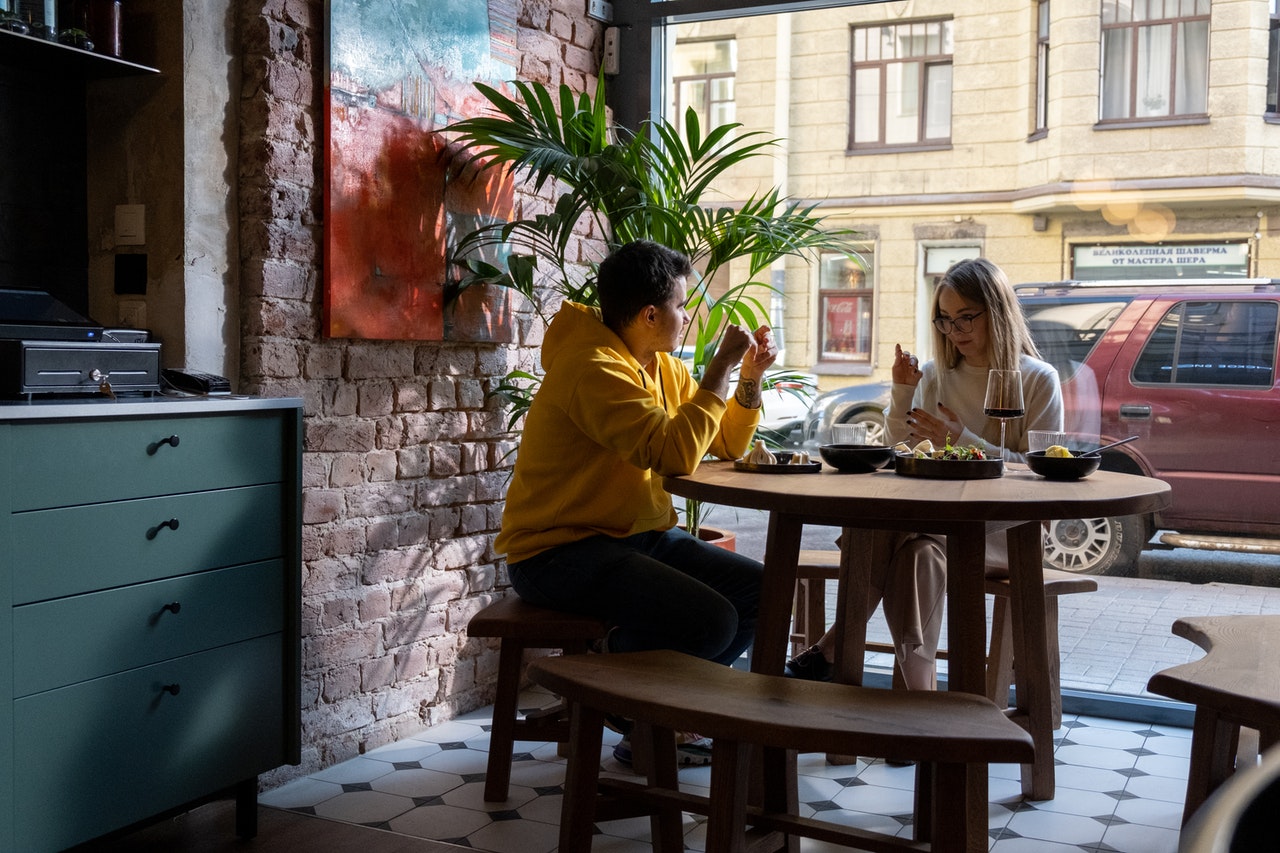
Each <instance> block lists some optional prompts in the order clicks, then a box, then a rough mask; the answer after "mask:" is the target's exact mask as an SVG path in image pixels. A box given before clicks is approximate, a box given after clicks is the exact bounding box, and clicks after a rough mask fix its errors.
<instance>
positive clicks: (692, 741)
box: [613, 732, 711, 767]
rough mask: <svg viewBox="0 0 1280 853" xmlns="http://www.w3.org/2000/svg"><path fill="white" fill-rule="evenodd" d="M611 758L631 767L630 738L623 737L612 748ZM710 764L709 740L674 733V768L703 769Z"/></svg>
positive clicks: (687, 734) (693, 735) (692, 734)
mask: <svg viewBox="0 0 1280 853" xmlns="http://www.w3.org/2000/svg"><path fill="white" fill-rule="evenodd" d="M613 757H614V758H615V759H617V761H618V762H619V763H620V764H625V765H627V766H628V767H630V766H631V758H632V756H631V736H630V735H625V736H624V737H623V738H622V740H620V741H618V743H617V744H616V745H615V746H614V747H613ZM710 763H711V739H710V738H705V737H703V736H702V735H698V734H694V733H692V732H676V766H677V767H703V766H705V765H707V764H710Z"/></svg>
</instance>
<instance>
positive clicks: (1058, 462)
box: [1027, 450, 1102, 480]
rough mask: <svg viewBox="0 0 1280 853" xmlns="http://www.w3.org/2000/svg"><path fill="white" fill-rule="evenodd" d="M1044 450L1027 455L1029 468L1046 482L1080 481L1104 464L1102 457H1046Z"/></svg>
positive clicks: (1094, 454) (1094, 455) (1086, 455)
mask: <svg viewBox="0 0 1280 853" xmlns="http://www.w3.org/2000/svg"><path fill="white" fill-rule="evenodd" d="M1044 453H1045V452H1044V451H1043V450H1033V451H1031V452H1030V453H1028V454H1027V467H1028V468H1030V469H1031V470H1032V471H1034V472H1035V473H1037V474H1039V475H1040V476H1041V477H1044V478H1045V479H1046V480H1080V479H1083V478H1084V477H1088V476H1089V475H1090V474H1092V473H1093V472H1094V471H1097V470H1098V466H1099V465H1101V464H1102V455H1101V454H1099V453H1086V454H1084V455H1083V456H1045V455H1044Z"/></svg>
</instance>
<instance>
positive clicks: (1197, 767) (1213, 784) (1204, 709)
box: [1182, 705, 1240, 826]
mask: <svg viewBox="0 0 1280 853" xmlns="http://www.w3.org/2000/svg"><path fill="white" fill-rule="evenodd" d="M1239 738H1240V725H1239V724H1238V723H1235V722H1233V721H1231V720H1226V719H1223V717H1222V715H1221V714H1219V713H1218V711H1217V709H1216V708H1210V707H1209V706H1207V705H1199V706H1197V707H1196V716H1195V721H1194V722H1193V723H1192V728H1191V763H1190V766H1189V768H1188V770H1187V797H1186V800H1185V802H1184V803H1183V806H1182V825H1183V826H1186V825H1187V821H1189V820H1191V816H1192V815H1193V814H1195V813H1196V809H1198V808H1200V806H1202V805H1204V801H1205V800H1207V799H1209V795H1210V794H1212V793H1213V792H1214V791H1216V790H1217V789H1218V786H1219V785H1221V784H1222V783H1223V782H1225V781H1227V778H1228V777H1230V776H1231V774H1232V773H1234V772H1235V765H1236V746H1237V744H1238V743H1239Z"/></svg>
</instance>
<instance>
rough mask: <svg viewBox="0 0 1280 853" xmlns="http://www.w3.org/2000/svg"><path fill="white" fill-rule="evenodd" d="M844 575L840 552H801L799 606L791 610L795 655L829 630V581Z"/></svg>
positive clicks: (797, 600)
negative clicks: (841, 567)
mask: <svg viewBox="0 0 1280 853" xmlns="http://www.w3.org/2000/svg"><path fill="white" fill-rule="evenodd" d="M839 577H840V552H839V551H809V550H804V551H801V552H800V562H799V563H798V564H796V592H795V605H794V608H793V610H792V611H791V614H792V615H791V656H792V657H795V656H796V655H798V654H800V653H801V652H803V651H804V650H805V649H807V648H809V647H810V646H812V645H813V644H814V643H816V642H818V638H819V637H821V636H822V635H823V634H824V633H825V632H826V630H827V581H833V580H836V579H837V578H839Z"/></svg>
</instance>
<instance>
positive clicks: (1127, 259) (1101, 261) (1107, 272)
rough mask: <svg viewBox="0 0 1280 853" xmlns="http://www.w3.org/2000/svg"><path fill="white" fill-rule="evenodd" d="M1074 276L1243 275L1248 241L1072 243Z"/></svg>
mask: <svg viewBox="0 0 1280 853" xmlns="http://www.w3.org/2000/svg"><path fill="white" fill-rule="evenodd" d="M1073 250H1074V252H1073V253H1074V261H1075V264H1074V266H1075V275H1074V277H1075V278H1077V279H1083V280H1086V281H1093V280H1097V279H1106V278H1126V279H1133V278H1169V277H1176V276H1183V277H1188V278H1193V277H1194V278H1200V277H1205V276H1213V277H1222V276H1230V277H1244V276H1247V275H1248V274H1249V245H1248V244H1247V243H1188V244H1184V245H1161V246H1151V245H1147V244H1135V245H1117V246H1075V247H1073Z"/></svg>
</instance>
